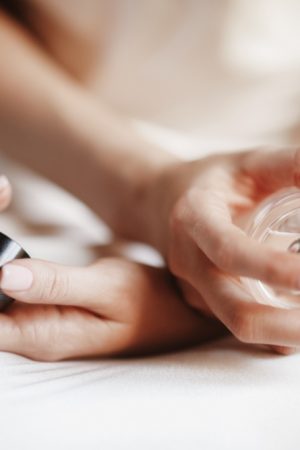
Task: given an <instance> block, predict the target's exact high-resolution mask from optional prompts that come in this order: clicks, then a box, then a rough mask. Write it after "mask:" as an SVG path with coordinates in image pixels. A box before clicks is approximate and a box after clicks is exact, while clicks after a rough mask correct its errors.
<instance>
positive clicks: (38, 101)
mask: <svg viewBox="0 0 300 450" xmlns="http://www.w3.org/2000/svg"><path fill="white" fill-rule="evenodd" d="M0 55H1V70H0V146H1V148H2V149H3V150H4V151H5V152H6V153H7V154H8V155H10V156H12V157H13V158H15V159H16V160H18V161H20V162H22V163H25V164H26V165H28V166H29V167H31V168H32V169H34V170H37V171H38V172H39V173H41V174H43V175H45V176H47V177H48V178H50V179H51V180H53V181H54V182H56V183H58V184H59V185H61V186H62V187H63V188H65V189H67V190H69V191H70V192H72V193H73V194H74V195H76V196H77V197H78V198H80V199H81V200H83V201H84V202H85V203H86V204H87V205H89V206H90V207H91V208H92V209H93V210H94V211H95V212H96V213H97V214H99V215H100V216H101V217H102V218H103V219H104V220H105V221H106V222H107V223H108V224H109V225H110V226H111V228H112V229H113V230H115V231H116V232H119V233H121V234H122V235H125V236H127V237H134V238H137V239H139V238H140V239H142V240H147V235H148V234H150V233H151V231H150V229H149V228H150V227H151V220H150V217H149V213H148V208H147V207H146V205H147V201H148V198H147V196H148V186H149V185H150V184H151V183H150V181H151V180H152V179H153V178H154V177H156V175H157V173H158V172H159V171H160V170H162V169H163V168H165V167H166V166H169V165H170V164H172V163H173V162H176V159H175V158H174V157H172V156H171V155H169V154H167V153H166V152H164V151H162V150H161V149H159V148H156V147H155V146H153V145H151V144H149V143H147V142H145V141H144V140H143V139H142V138H141V137H140V136H139V135H137V133H136V132H135V131H134V130H133V129H132V127H131V125H130V122H129V121H127V120H125V119H124V118H121V117H118V116H117V115H116V114H113V113H112V112H111V111H109V109H108V108H105V107H104V106H101V105H99V103H98V102H96V101H95V100H94V99H93V97H92V96H91V94H90V93H89V92H88V91H87V90H85V89H84V87H82V86H81V85H80V84H78V83H77V82H76V81H75V80H74V79H72V78H71V76H68V74H67V73H66V72H65V71H64V70H63V69H61V68H60V67H59V66H58V65H56V64H55V62H54V61H53V60H52V59H51V58H50V57H48V56H47V55H46V53H45V52H44V51H43V50H42V48H40V47H39V45H38V43H37V42H35V40H34V39H33V38H32V37H31V36H30V34H29V33H28V32H26V30H25V29H23V28H22V27H21V26H20V25H19V24H17V23H15V22H14V21H12V20H11V19H10V18H8V17H7V16H6V15H5V14H4V13H3V12H0Z"/></svg>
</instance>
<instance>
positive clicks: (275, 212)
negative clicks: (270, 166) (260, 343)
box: [244, 188, 300, 308]
mask: <svg viewBox="0 0 300 450" xmlns="http://www.w3.org/2000/svg"><path fill="white" fill-rule="evenodd" d="M246 232H247V234H248V235H249V236H250V237H252V238H254V239H256V240H257V241H259V242H262V243H264V244H266V245H270V246H272V247H273V248H276V249H278V250H284V251H290V252H294V253H299V258H300V189H296V188H291V189H285V190H282V191H279V192H278V193H276V194H274V195H272V196H270V197H269V198H268V199H267V200H266V201H264V202H263V203H262V204H261V205H260V207H259V208H258V210H257V211H256V213H255V214H254V217H253V218H252V220H251V221H250V223H249V224H248V226H247V227H246ZM244 282H245V283H246V285H247V287H248V289H249V290H250V292H251V294H252V295H253V297H254V298H255V299H256V300H257V301H258V302H260V303H266V304H271V305H274V306H280V307H283V308H295V307H298V308H299V305H300V291H288V290H286V291H285V290H279V289H276V290H275V289H273V288H272V287H270V286H268V285H266V284H264V283H262V282H261V281H258V280H252V279H249V278H246V279H244Z"/></svg>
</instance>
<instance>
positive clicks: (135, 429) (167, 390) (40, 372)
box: [0, 160, 300, 450]
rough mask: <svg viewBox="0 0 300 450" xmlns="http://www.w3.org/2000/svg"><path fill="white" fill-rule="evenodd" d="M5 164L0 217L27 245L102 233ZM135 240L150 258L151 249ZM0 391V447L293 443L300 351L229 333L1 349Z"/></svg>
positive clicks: (69, 243) (69, 252) (41, 249)
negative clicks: (47, 353)
mask: <svg viewBox="0 0 300 450" xmlns="http://www.w3.org/2000/svg"><path fill="white" fill-rule="evenodd" d="M1 170H2V171H4V172H5V173H8V175H9V176H10V178H11V179H12V182H13V185H14V189H15V192H16V198H15V202H14V205H13V207H12V208H11V210H10V211H9V212H8V213H5V214H3V215H1V217H0V228H1V230H2V231H4V232H6V233H8V234H9V235H11V236H13V237H14V238H17V239H19V240H20V242H22V244H23V245H24V246H25V247H26V248H27V249H28V251H29V252H30V253H31V254H32V255H33V256H35V257H41V258H45V259H51V260H54V261H57V262H64V263H71V264H80V263H83V264H84V263H86V262H88V261H90V260H92V259H93V257H94V255H93V252H92V250H91V246H93V245H94V244H95V243H97V244H101V243H105V242H107V240H108V239H109V231H108V230H107V229H106V228H105V227H104V226H103V225H102V224H100V223H99V222H98V220H96V219H95V217H93V215H92V214H91V213H90V212H89V211H87V210H86V209H85V208H84V207H83V206H82V205H81V204H79V203H77V202H76V201H75V200H74V199H72V198H71V197H68V196H67V197H66V194H64V193H62V192H61V191H60V190H58V189H57V188H55V187H53V186H51V185H50V184H48V183H46V182H44V181H43V180H41V179H38V178H34V177H32V176H31V175H30V174H28V173H26V172H25V171H23V170H22V169H19V168H17V167H15V166H13V165H11V164H10V163H8V162H7V161H5V160H3V161H2V162H1ZM66 202H68V208H66V207H65V205H66ZM62 205H64V206H63V208H62ZM131 252H132V253H133V254H135V255H136V256H137V258H144V259H146V260H147V259H149V258H150V260H152V261H154V262H155V255H152V254H151V252H150V253H149V252H148V250H147V249H143V248H142V247H133V248H132V249H131ZM0 402H1V407H0V411H1V412H0V432H1V434H0V447H1V449H3V450H18V449H30V450H35V449H40V448H43V449H44V450H47V449H56V450H60V449H64V450H68V449H70V450H71V449H72V450H76V449H78V450H79V449H80V450H81V449H89V450H93V449H99V448H103V449H105V450H110V449H132V448H133V449H143V450H147V449H149V450H150V449H154V448H158V449H164V450H167V449H170V450H171V449H172V450H176V449H190V450H193V449H197V450H198V449H206V450H211V449H213V450H214V449H243V450H247V449H254V448H255V449H264V450H268V449H270V450H271V449H272V450H276V449H278V450H281V449H283V448H284V449H286V450H289V449H291V450H292V449H298V448H299V442H300V428H299V426H298V420H299V419H298V414H299V415H300V355H298V354H297V355H293V356H289V357H280V356H275V355H270V354H268V353H266V352H264V351H263V350H259V349H254V348H250V347H249V346H246V345H243V344H240V343H238V342H237V341H236V340H234V339H233V338H226V339H223V340H219V341H216V342H212V343H209V344H206V345H204V346H202V347H198V348H194V349H190V350H187V351H183V352H179V353H173V354H169V355H164V356H157V357H151V358H144V359H133V360H115V361H111V360H91V361H72V362H61V363H39V362H32V361H30V360H27V359H26V358H22V357H20V356H16V355H12V354H5V353H1V354H0Z"/></svg>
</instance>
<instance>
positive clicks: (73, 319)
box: [0, 258, 224, 361]
mask: <svg viewBox="0 0 300 450" xmlns="http://www.w3.org/2000/svg"><path fill="white" fill-rule="evenodd" d="M0 286H1V289H2V290H3V291H4V292H5V293H7V294H8V295H10V296H11V297H12V298H15V299H17V300H18V301H15V302H13V303H12V304H11V305H9V306H8V308H7V309H6V310H5V312H4V313H2V314H0V350H1V351H9V352H13V353H18V354H21V355H24V356H27V357H29V358H32V359H36V360H44V361H56V360H62V359H70V358H77V357H88V356H104V357H106V356H113V355H125V354H126V355H127V354H129V355H130V354H137V353H142V354H144V353H149V352H154V351H156V352H160V351H165V350H170V349H175V348H178V347H181V346H185V345H188V344H196V343H199V342H202V341H204V340H206V339H208V338H212V337H215V336H217V335H220V333H224V328H223V327H221V326H220V324H218V323H217V322H216V321H214V320H211V319H204V318H201V317H200V316H199V315H198V314H197V313H196V312H195V311H193V310H192V309H191V308H190V307H189V306H187V305H186V304H185V303H184V302H183V301H182V299H181V298H180V296H179V293H178V292H177V291H176V289H175V287H174V285H173V281H172V279H171V277H170V276H169V275H168V274H167V273H166V272H165V271H164V270H161V269H156V268H152V267H148V266H145V265H141V264H137V263H134V262H130V261H127V260H123V259H120V258H103V259H101V260H99V261H97V262H96V263H94V264H93V265H91V266H89V267H83V268H78V267H67V266H62V265H56V264H53V263H49V262H45V261H37V260H32V259H24V260H15V261H13V262H11V263H9V264H7V265H5V266H4V268H3V269H2V274H1V281H0Z"/></svg>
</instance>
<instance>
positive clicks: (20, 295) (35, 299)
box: [0, 259, 103, 308]
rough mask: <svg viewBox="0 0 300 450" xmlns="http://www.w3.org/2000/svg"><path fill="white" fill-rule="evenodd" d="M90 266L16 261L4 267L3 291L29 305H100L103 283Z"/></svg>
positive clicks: (29, 260)
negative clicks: (80, 266)
mask: <svg viewBox="0 0 300 450" xmlns="http://www.w3.org/2000/svg"><path fill="white" fill-rule="evenodd" d="M99 272H100V273H101V271H99V270H98V271H97V273H96V272H95V270H94V268H93V266H90V267H84V268H79V267H68V266H64V265H58V264H54V263H50V262H46V261H40V260H34V259H20V260H14V261H13V262H10V263H8V264H5V265H4V266H3V267H2V271H1V278H0V288H1V290H2V291H3V292H4V293H5V294H7V295H9V296H10V297H11V298H13V299H15V300H19V301H22V302H25V303H39V304H43V303H45V304H57V305H72V306H81V307H86V308H89V307H90V308H92V307H95V306H96V305H97V306H99V290H100V292H101V290H103V283H102V281H103V280H102V279H101V276H99V275H100V274H99Z"/></svg>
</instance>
